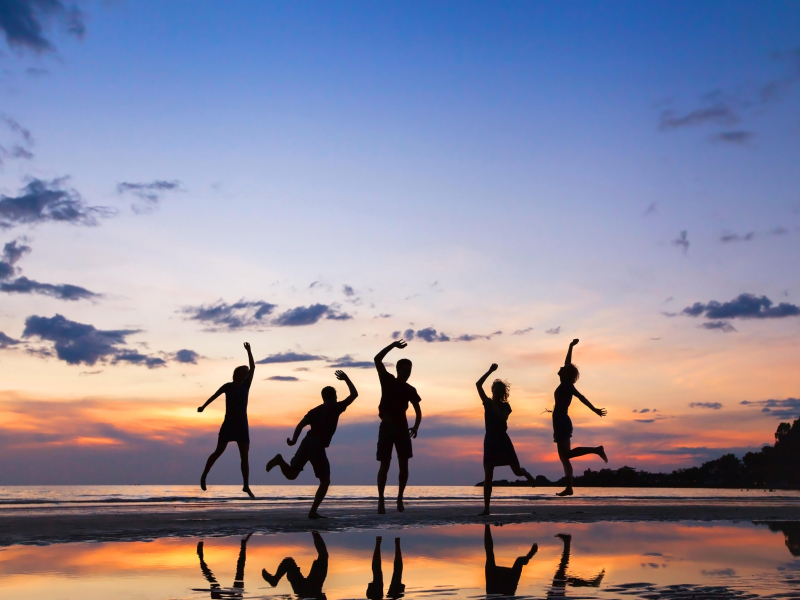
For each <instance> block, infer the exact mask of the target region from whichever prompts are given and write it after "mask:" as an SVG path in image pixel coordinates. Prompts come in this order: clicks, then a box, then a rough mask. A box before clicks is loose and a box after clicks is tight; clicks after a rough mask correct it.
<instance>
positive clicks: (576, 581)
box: [547, 533, 606, 598]
mask: <svg viewBox="0 0 800 600" xmlns="http://www.w3.org/2000/svg"><path fill="white" fill-rule="evenodd" d="M556 537H557V538H560V539H561V541H562V542H563V544H564V547H563V549H562V551H561V561H560V562H559V563H558V570H557V571H556V574H555V575H554V576H553V585H552V586H551V587H550V591H549V592H548V593H547V597H548V598H559V597H563V596H564V594H565V591H566V587H567V585H568V584H569V585H571V586H572V587H600V583H602V581H603V576H604V575H605V574H606V570H605V569H603V570H602V571H600V572H599V573H598V574H597V575H596V576H595V577H593V578H592V579H584V578H583V577H579V576H577V575H568V574H567V569H568V568H569V557H570V550H571V548H572V536H571V535H567V534H565V533H559V534H557V535H556Z"/></svg>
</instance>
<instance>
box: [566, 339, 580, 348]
mask: <svg viewBox="0 0 800 600" xmlns="http://www.w3.org/2000/svg"><path fill="white" fill-rule="evenodd" d="M578 342H580V340H579V339H578V338H575V339H574V340H572V341H571V342H570V343H569V345H570V346H577V345H578Z"/></svg>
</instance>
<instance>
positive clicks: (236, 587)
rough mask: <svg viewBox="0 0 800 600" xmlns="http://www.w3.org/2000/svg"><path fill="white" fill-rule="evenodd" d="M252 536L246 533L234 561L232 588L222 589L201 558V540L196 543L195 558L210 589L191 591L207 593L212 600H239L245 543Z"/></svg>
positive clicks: (242, 586)
mask: <svg viewBox="0 0 800 600" xmlns="http://www.w3.org/2000/svg"><path fill="white" fill-rule="evenodd" d="M252 535H253V534H252V533H248V534H247V536H246V537H245V538H244V539H242V542H241V546H240V548H239V560H237V561H236V576H235V578H234V580H233V587H231V588H222V587H221V586H220V585H219V582H218V581H217V578H216V577H214V573H213V572H212V571H211V569H209V568H208V565H207V564H206V561H205V558H204V556H203V542H202V540H201V541H199V542H197V557H198V558H199V559H200V570H201V571H202V572H203V577H205V578H206V581H208V583H209V585H210V586H211V588H210V589H207V590H204V589H193V590H192V591H194V592H209V593H210V594H211V598H212V599H213V600H217V599H219V598H241V597H242V594H243V593H244V565H245V562H246V561H247V542H248V540H249V539H250V536H252Z"/></svg>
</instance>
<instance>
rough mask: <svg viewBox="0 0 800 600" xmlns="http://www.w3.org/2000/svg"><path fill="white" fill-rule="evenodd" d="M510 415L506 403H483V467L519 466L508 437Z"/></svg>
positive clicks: (491, 401) (509, 409) (489, 401)
mask: <svg viewBox="0 0 800 600" xmlns="http://www.w3.org/2000/svg"><path fill="white" fill-rule="evenodd" d="M510 414H511V406H509V404H508V402H501V403H500V404H499V405H498V404H496V403H495V402H494V401H493V400H488V401H487V400H484V401H483V418H484V422H485V423H486V435H485V436H484V438H483V466H484V467H504V466H517V465H519V459H518V458H517V453H516V451H515V450H514V444H512V443H511V438H510V437H508V415H510Z"/></svg>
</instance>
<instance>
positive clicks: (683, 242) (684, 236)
mask: <svg viewBox="0 0 800 600" xmlns="http://www.w3.org/2000/svg"><path fill="white" fill-rule="evenodd" d="M671 243H672V245H673V246H678V247H679V248H681V249H682V250H683V253H684V254H686V253H687V252H688V251H689V232H688V231H686V230H684V231H681V233H680V235H679V236H678V237H677V238H675V239H674V240H672V242H671Z"/></svg>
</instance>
